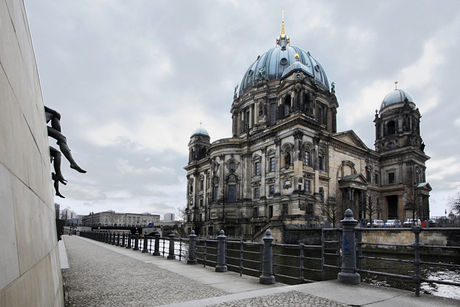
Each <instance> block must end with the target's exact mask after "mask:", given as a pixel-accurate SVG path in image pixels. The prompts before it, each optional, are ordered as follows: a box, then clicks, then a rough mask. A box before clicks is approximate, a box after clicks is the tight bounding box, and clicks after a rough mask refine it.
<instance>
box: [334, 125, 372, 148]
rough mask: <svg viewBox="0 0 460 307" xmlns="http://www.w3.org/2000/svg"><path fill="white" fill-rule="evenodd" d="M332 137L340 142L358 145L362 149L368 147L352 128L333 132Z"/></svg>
mask: <svg viewBox="0 0 460 307" xmlns="http://www.w3.org/2000/svg"><path fill="white" fill-rule="evenodd" d="M334 138H335V139H337V140H339V141H341V142H344V143H347V144H350V145H353V146H356V147H359V148H361V149H364V150H368V149H369V148H368V147H367V146H366V144H364V142H363V141H362V140H361V139H360V138H359V136H358V135H357V134H356V133H355V132H354V131H353V130H348V131H343V132H338V133H336V134H334Z"/></svg>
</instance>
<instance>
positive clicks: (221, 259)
mask: <svg viewBox="0 0 460 307" xmlns="http://www.w3.org/2000/svg"><path fill="white" fill-rule="evenodd" d="M225 238H226V236H225V233H224V231H223V230H221V231H220V235H219V236H218V237H217V239H218V240H219V242H218V244H217V265H216V268H215V271H216V272H227V265H226V261H225Z"/></svg>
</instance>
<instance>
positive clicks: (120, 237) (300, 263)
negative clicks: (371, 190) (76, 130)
mask: <svg viewBox="0 0 460 307" xmlns="http://www.w3.org/2000/svg"><path fill="white" fill-rule="evenodd" d="M347 211H348V210H347ZM347 214H348V215H347ZM341 223H342V225H343V229H335V228H323V229H322V233H321V245H305V244H298V245H297V244H274V243H273V237H271V233H270V230H267V231H266V234H265V237H264V238H263V241H264V242H263V243H255V242H244V241H242V240H240V241H231V240H229V241H227V240H226V239H227V237H226V236H225V234H224V231H223V230H222V231H221V232H220V235H219V236H218V237H217V238H216V239H206V238H198V237H197V236H196V235H195V233H194V231H192V233H191V234H190V236H189V238H175V236H174V234H173V233H171V234H170V235H169V236H168V237H160V235H159V234H158V233H157V234H156V235H155V236H143V235H140V234H139V233H136V234H134V235H133V234H126V233H120V232H110V231H99V232H80V235H81V236H83V237H87V238H90V239H94V240H98V241H101V242H105V243H108V244H112V245H116V246H120V247H125V248H129V249H133V250H135V251H140V252H142V253H148V254H151V255H153V256H163V257H166V258H167V259H178V260H179V261H184V260H186V261H187V263H188V264H197V263H198V264H201V265H203V266H204V267H206V266H212V267H215V271H217V272H225V271H227V268H229V269H230V270H232V271H235V272H238V273H239V274H240V276H242V275H243V274H247V275H252V276H259V282H261V283H274V282H275V279H276V280H277V281H281V282H285V283H305V282H315V281H320V280H326V279H333V278H338V280H339V281H340V282H343V283H353V284H355V283H359V282H360V276H359V274H358V273H362V274H374V275H380V276H384V277H392V278H398V279H401V280H412V281H413V282H414V284H415V295H416V296H419V295H420V285H421V283H422V282H427V283H437V284H445V285H453V286H460V283H459V282H454V281H448V280H436V279H432V278H425V277H422V275H421V274H420V272H421V271H420V270H421V266H423V265H428V266H442V267H448V268H451V269H460V265H459V264H453V263H442V262H433V261H422V260H421V259H420V249H437V250H446V249H448V250H450V251H454V252H458V253H460V247H457V246H434V245H424V244H420V232H421V231H432V230H434V228H429V229H423V230H422V229H421V228H420V227H413V228H412V232H413V233H414V243H413V244H388V243H373V242H365V241H363V239H362V238H363V235H362V234H363V233H364V232H372V231H378V229H376V228H373V229H366V228H355V226H356V224H357V221H356V220H354V219H353V213H352V212H351V210H350V212H346V215H345V219H344V220H342V221H341ZM385 231H391V230H388V229H385ZM395 231H398V230H395ZM355 237H356V242H355ZM350 242H352V243H350ZM379 246H380V247H386V248H388V247H391V248H404V249H405V252H406V255H407V253H408V252H409V251H411V253H412V254H413V255H414V257H413V258H412V259H402V258H404V257H401V256H398V257H396V258H385V257H376V256H373V255H372V254H371V253H370V252H369V247H379ZM406 258H407V256H406ZM370 261H379V262H381V261H385V262H388V263H395V262H398V263H404V264H408V265H413V273H414V274H412V275H403V274H396V273H391V272H388V271H384V270H376V269H372V268H368V267H366V264H368V263H369V262H370ZM337 273H338V274H337Z"/></svg>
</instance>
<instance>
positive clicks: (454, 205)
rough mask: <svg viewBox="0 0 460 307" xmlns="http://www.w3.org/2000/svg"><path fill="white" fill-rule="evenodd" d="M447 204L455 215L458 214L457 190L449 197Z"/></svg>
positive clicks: (459, 203) (458, 199)
mask: <svg viewBox="0 0 460 307" xmlns="http://www.w3.org/2000/svg"><path fill="white" fill-rule="evenodd" d="M448 202H449V205H450V206H451V208H452V211H453V212H455V213H456V214H457V215H460V192H457V194H455V195H454V196H452V197H449V201H448Z"/></svg>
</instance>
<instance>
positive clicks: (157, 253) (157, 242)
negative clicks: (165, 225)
mask: <svg viewBox="0 0 460 307" xmlns="http://www.w3.org/2000/svg"><path fill="white" fill-rule="evenodd" d="M152 255H153V256H160V233H159V232H158V231H157V232H156V233H155V251H154V252H153V254H152Z"/></svg>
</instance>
